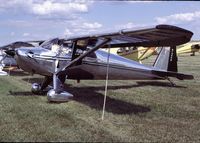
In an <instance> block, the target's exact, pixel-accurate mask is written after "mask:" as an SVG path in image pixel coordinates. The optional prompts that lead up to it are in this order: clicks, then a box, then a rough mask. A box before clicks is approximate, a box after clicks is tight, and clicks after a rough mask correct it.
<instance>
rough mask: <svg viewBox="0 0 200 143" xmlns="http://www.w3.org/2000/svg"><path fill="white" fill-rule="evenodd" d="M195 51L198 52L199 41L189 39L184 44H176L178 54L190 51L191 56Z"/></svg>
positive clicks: (199, 50) (199, 48) (199, 47)
mask: <svg viewBox="0 0 200 143" xmlns="http://www.w3.org/2000/svg"><path fill="white" fill-rule="evenodd" d="M195 52H200V41H191V42H188V43H186V44H183V45H180V46H177V54H178V55H182V54H186V53H191V56H195Z"/></svg>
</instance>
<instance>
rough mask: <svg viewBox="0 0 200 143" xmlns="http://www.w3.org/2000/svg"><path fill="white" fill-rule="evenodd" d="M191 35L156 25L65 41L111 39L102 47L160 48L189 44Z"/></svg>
mask: <svg viewBox="0 0 200 143" xmlns="http://www.w3.org/2000/svg"><path fill="white" fill-rule="evenodd" d="M192 35H193V33H192V32H191V31H188V30H185V29H182V28H179V27H176V26H172V25H157V26H155V27H154V28H148V29H141V30H134V29H124V30H121V31H119V32H113V33H105V34H95V35H88V36H81V37H71V38H68V39H67V40H72V41H75V40H84V39H99V38H106V39H111V41H110V42H109V43H107V44H106V45H104V46H103V48H106V47H130V46H143V47H160V46H172V45H181V44H183V43H186V42H189V41H190V39H191V37H192Z"/></svg>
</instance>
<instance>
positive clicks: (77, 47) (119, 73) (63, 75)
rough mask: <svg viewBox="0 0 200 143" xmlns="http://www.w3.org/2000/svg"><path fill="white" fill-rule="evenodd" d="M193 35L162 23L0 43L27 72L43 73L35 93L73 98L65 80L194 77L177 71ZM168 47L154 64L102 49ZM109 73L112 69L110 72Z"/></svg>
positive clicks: (56, 98) (61, 99)
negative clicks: (180, 56)
mask: <svg viewBox="0 0 200 143" xmlns="http://www.w3.org/2000/svg"><path fill="white" fill-rule="evenodd" d="M192 35H193V33H192V32H190V31H188V30H185V29H182V28H179V27H176V26H172V25H157V26H155V27H153V28H147V29H139V30H133V29H126V30H121V31H119V32H113V33H105V34H94V35H87V36H80V37H68V38H62V39H61V38H54V39H50V40H47V41H42V40H41V41H32V42H38V43H39V44H38V46H35V45H33V44H31V42H14V43H11V44H9V45H6V46H2V47H0V48H1V49H3V50H4V51H5V52H6V53H7V54H9V55H13V56H14V58H15V59H16V62H17V64H18V66H19V67H20V68H21V69H23V70H24V71H26V72H29V73H32V74H40V75H43V76H44V77H45V78H44V81H43V83H34V84H33V85H32V92H33V93H36V94H39V93H41V92H43V91H45V90H47V89H48V87H49V85H50V84H51V83H53V85H52V88H51V89H49V90H48V92H47V99H48V100H49V101H54V102H64V101H68V100H69V99H70V98H71V97H73V95H72V94H70V93H68V92H67V91H65V90H64V89H63V84H64V82H65V80H66V79H74V80H77V81H80V80H102V79H105V78H106V76H107V74H109V79H113V80H169V77H176V78H178V79H180V80H183V79H193V76H192V75H186V74H182V73H178V69H177V55H176V46H177V45H181V44H184V43H186V42H188V41H190V39H191V37H192ZM131 46H144V47H163V48H162V50H160V53H159V55H158V57H157V59H156V60H155V63H154V65H153V66H146V65H143V64H140V63H138V62H136V61H133V60H130V59H126V58H124V57H121V56H118V55H114V54H111V53H108V52H106V51H103V50H101V48H115V47H124V48H125V47H131ZM107 71H108V72H107Z"/></svg>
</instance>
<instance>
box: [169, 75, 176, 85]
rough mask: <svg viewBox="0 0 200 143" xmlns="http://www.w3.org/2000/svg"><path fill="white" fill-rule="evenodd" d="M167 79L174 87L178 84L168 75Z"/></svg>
mask: <svg viewBox="0 0 200 143" xmlns="http://www.w3.org/2000/svg"><path fill="white" fill-rule="evenodd" d="M167 80H168V81H169V82H170V84H171V86H172V87H175V86H176V84H175V83H174V82H173V81H172V80H171V79H170V78H169V77H167Z"/></svg>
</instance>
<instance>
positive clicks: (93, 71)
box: [15, 47, 160, 80]
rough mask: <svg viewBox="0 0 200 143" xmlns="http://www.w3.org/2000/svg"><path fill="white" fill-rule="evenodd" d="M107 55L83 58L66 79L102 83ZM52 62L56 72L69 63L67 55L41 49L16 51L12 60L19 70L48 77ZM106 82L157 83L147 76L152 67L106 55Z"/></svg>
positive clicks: (156, 77) (69, 70)
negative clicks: (134, 80)
mask: <svg viewBox="0 0 200 143" xmlns="http://www.w3.org/2000/svg"><path fill="white" fill-rule="evenodd" d="M107 56H108V53H107V52H105V51H102V50H97V51H95V56H93V57H86V58H84V59H83V60H82V61H81V62H80V63H79V64H78V65H76V66H73V67H71V68H69V69H68V70H67V75H68V76H67V78H68V79H105V77H106V68H107ZM55 58H58V59H59V69H62V68H63V67H64V66H66V64H67V63H68V62H70V61H71V57H70V56H69V55H65V56H56V53H54V52H52V51H51V50H48V49H44V48H41V47H38V48H36V47H34V48H20V49H17V50H16V55H15V59H16V61H17V64H18V65H19V67H20V68H22V69H23V70H24V71H27V72H30V73H36V74H40V75H44V76H51V75H52V74H53V73H54V72H55V71H54V70H55V64H54V61H55ZM109 63H110V66H109V79H116V80H132V79H159V78H160V77H159V76H156V75H153V74H152V73H151V71H152V69H153V68H152V67H147V66H144V65H142V64H140V63H138V62H135V61H132V60H129V59H126V58H123V57H120V56H118V55H114V54H110V62H109Z"/></svg>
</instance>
